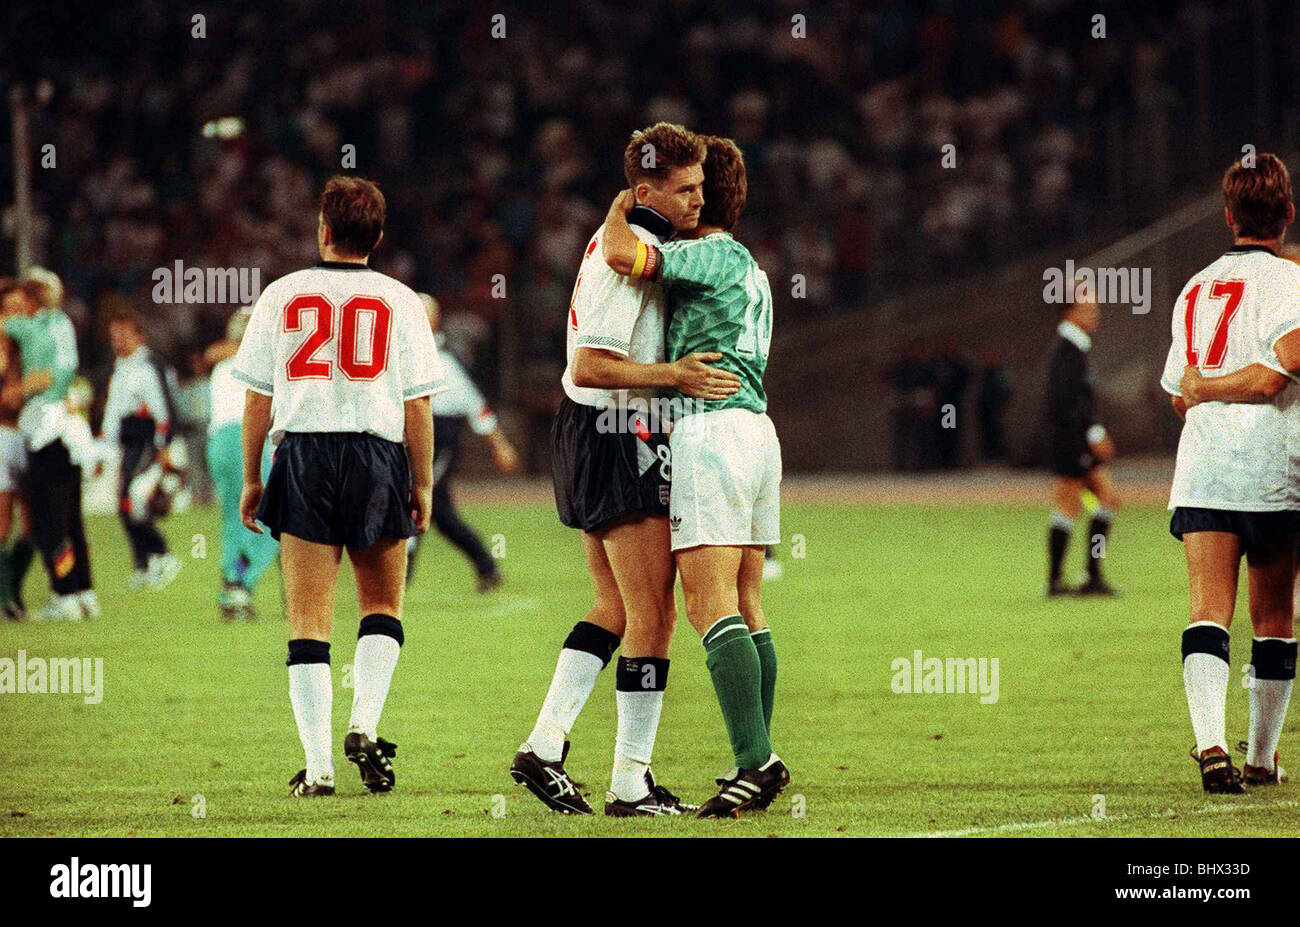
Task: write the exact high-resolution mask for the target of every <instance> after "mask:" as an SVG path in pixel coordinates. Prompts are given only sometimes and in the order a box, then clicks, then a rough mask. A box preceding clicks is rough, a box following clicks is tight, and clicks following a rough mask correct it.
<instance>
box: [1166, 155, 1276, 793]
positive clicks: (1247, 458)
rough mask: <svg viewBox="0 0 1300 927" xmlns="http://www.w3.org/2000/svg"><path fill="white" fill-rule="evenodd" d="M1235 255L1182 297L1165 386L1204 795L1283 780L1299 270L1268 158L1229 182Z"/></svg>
mask: <svg viewBox="0 0 1300 927" xmlns="http://www.w3.org/2000/svg"><path fill="white" fill-rule="evenodd" d="M1223 195H1224V201H1225V206H1224V219H1225V221H1226V222H1227V224H1228V227H1229V228H1230V229H1232V233H1233V247H1232V248H1230V249H1229V250H1228V251H1227V253H1225V254H1224V255H1223V256H1222V257H1220V258H1218V259H1217V260H1216V261H1214V262H1213V263H1212V264H1210V265H1209V266H1208V267H1206V268H1205V269H1204V270H1202V271H1201V272H1200V273H1198V274H1196V275H1195V276H1194V277H1192V279H1191V280H1189V281H1188V282H1187V285H1186V286H1185V287H1183V290H1182V292H1181V293H1180V294H1179V297H1178V301H1177V303H1175V305H1174V313H1173V325H1172V329H1173V343H1172V345H1171V346H1170V349H1169V356H1168V359H1167V360H1166V362H1165V369H1164V375H1163V376H1162V377H1161V380H1160V383H1161V386H1163V387H1164V388H1165V390H1166V391H1167V392H1169V393H1170V394H1171V395H1172V397H1173V404H1174V409H1175V411H1177V412H1178V413H1179V415H1181V416H1183V417H1184V421H1185V424H1184V425H1183V432H1182V436H1181V438H1180V440H1179V443H1178V461H1177V465H1176V467H1175V470H1174V482H1173V487H1172V489H1171V491H1170V498H1169V507H1170V508H1171V509H1172V510H1173V513H1174V514H1173V518H1172V520H1171V522H1170V531H1171V533H1173V535H1174V536H1175V537H1178V538H1180V539H1181V540H1182V542H1183V547H1184V550H1185V552H1186V556H1187V571H1188V577H1189V580H1190V605H1191V622H1190V624H1189V626H1188V627H1187V629H1186V630H1185V631H1184V632H1183V646H1182V651H1183V684H1184V688H1185V689H1186V692H1187V704H1188V708H1189V709H1190V711H1191V716H1192V729H1193V731H1194V733H1195V735H1196V747H1195V757H1196V759H1197V760H1198V762H1199V763H1200V767H1201V784H1202V787H1203V788H1204V789H1205V791H1207V792H1213V793H1241V792H1242V791H1243V787H1242V783H1243V782H1244V783H1245V784H1246V785H1270V784H1274V783H1277V782H1279V781H1284V780H1285V778H1286V775H1285V773H1284V772H1283V771H1282V768H1281V766H1279V765H1278V754H1277V743H1278V739H1279V738H1280V736H1281V733H1282V724H1283V721H1284V720H1285V718H1286V710H1287V704H1288V702H1289V701H1290V697H1291V688H1292V685H1293V683H1294V681H1295V664H1296V640H1295V635H1294V621H1293V608H1292V596H1293V592H1294V583H1295V572H1296V550H1295V548H1296V538H1297V533H1298V530H1300V386H1297V385H1296V383H1295V381H1294V380H1293V379H1292V378H1293V377H1294V376H1295V375H1296V374H1297V373H1300V268H1298V267H1296V266H1295V265H1294V264H1292V263H1291V262H1289V261H1286V260H1284V259H1282V258H1280V257H1278V252H1279V250H1280V249H1281V246H1282V241H1283V239H1284V238H1285V236H1286V229H1287V226H1289V225H1290V224H1291V223H1292V222H1293V221H1294V220H1295V205H1294V203H1293V201H1292V193H1291V178H1290V176H1289V174H1288V173H1287V169H1286V165H1284V164H1283V163H1282V161H1281V160H1279V159H1278V158H1276V157H1274V156H1273V155H1271V154H1260V155H1257V156H1256V158H1255V163H1254V164H1253V165H1251V166H1245V165H1243V164H1242V163H1241V162H1240V161H1238V162H1237V163H1235V164H1233V165H1232V167H1230V168H1229V169H1228V170H1227V172H1226V173H1225V174H1224V177H1223ZM1242 554H1245V556H1246V566H1247V572H1248V574H1249V581H1250V619H1251V625H1252V627H1253V629H1254V641H1253V642H1252V646H1251V660H1250V662H1251V666H1252V667H1253V671H1252V677H1253V678H1252V679H1251V685H1250V732H1249V733H1250V736H1249V740H1248V742H1247V751H1246V754H1247V755H1246V763H1245V768H1244V770H1243V771H1242V772H1238V771H1237V769H1236V768H1235V767H1234V766H1233V764H1232V760H1231V758H1230V757H1229V755H1228V745H1227V737H1226V734H1225V730H1224V727H1225V722H1224V715H1225V707H1226V701H1227V691H1228V683H1229V678H1230V676H1231V664H1230V663H1229V662H1228V641H1229V638H1228V627H1229V625H1230V624H1231V621H1232V613H1233V606H1234V604H1235V602H1236V598H1237V581H1238V571H1239V561H1240V559H1241V556H1242Z"/></svg>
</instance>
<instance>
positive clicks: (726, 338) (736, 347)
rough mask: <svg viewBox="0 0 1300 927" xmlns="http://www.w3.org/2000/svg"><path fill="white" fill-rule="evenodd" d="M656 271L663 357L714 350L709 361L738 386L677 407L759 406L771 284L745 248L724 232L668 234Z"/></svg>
mask: <svg viewBox="0 0 1300 927" xmlns="http://www.w3.org/2000/svg"><path fill="white" fill-rule="evenodd" d="M656 276H657V277H658V279H659V281H660V282H661V283H662V284H663V285H664V289H665V291H666V294H667V297H668V298H667V307H666V308H667V312H668V335H667V350H666V354H667V356H668V359H669V360H670V361H675V360H679V359H680V358H683V357H685V356H686V355H688V354H694V353H696V352H701V351H717V352H718V353H720V354H721V355H722V360H720V361H718V362H717V363H716V365H715V366H717V367H721V368H723V369H726V370H730V371H731V372H732V373H734V374H736V375H737V376H738V377H740V390H739V391H738V392H736V393H735V394H734V395H732V396H731V397H730V398H728V399H720V400H693V401H692V402H689V403H684V408H685V409H686V410H687V411H688V412H689V411H695V412H715V411H718V410H720V409H749V410H750V411H751V412H766V411H767V393H766V392H764V391H763V373H764V371H765V370H766V369H767V352H768V348H769V347H770V346H771V344H772V289H771V287H770V286H769V285H768V282H767V274H766V273H764V272H763V270H762V269H761V268H760V267H759V266H758V262H756V261H755V260H754V256H753V255H751V254H750V253H749V249H748V248H746V247H745V246H744V245H742V244H741V243H740V242H738V241H736V239H734V238H733V237H732V236H731V233H730V232H713V233H711V234H709V235H706V236H704V237H703V238H695V239H683V240H681V241H671V242H668V243H667V244H663V245H660V246H659V256H658V268H657V270H656ZM677 395H678V396H682V394H681V393H678V394H677ZM683 398H688V397H683Z"/></svg>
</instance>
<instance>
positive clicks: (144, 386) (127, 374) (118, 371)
mask: <svg viewBox="0 0 1300 927" xmlns="http://www.w3.org/2000/svg"><path fill="white" fill-rule="evenodd" d="M109 339H110V342H111V344H112V347H113V353H114V354H116V355H117V362H116V363H115V364H114V366H113V377H112V379H111V380H109V383H108V399H107V401H106V403H105V405H104V426H103V437H104V443H105V444H106V445H109V446H110V447H112V448H113V449H114V450H116V451H117V452H120V454H121V459H122V471H121V481H120V484H119V486H120V489H119V500H120V503H121V516H122V525H123V527H124V528H125V529H126V536H127V540H128V541H129V542H130V545H131V558H132V560H133V562H134V564H135V573H134V575H133V576H132V577H131V580H130V585H131V588H133V589H161V588H162V587H163V586H166V585H167V584H169V583H170V582H171V581H172V580H174V579H175V578H176V574H177V573H179V572H180V567H181V564H180V561H179V560H178V559H177V558H176V557H174V556H172V555H171V554H170V553H169V552H168V550H167V541H166V539H165V538H164V537H163V536H162V533H161V532H160V531H159V530H158V528H157V526H156V525H154V517H153V512H152V511H151V508H150V497H151V496H152V495H153V491H154V489H155V488H156V487H157V485H158V482H159V480H160V479H161V477H162V474H163V472H164V471H165V470H166V469H167V468H169V467H170V459H169V454H168V447H169V445H170V443H171V437H172V436H171V424H172V421H173V419H174V416H173V414H172V399H171V395H172V392H171V386H170V384H169V383H168V379H167V373H166V371H165V370H164V369H163V367H162V366H161V365H160V364H159V363H158V361H157V359H155V358H154V357H153V355H152V354H151V353H150V351H149V348H148V347H147V346H146V345H145V339H144V332H143V331H142V329H141V328H140V323H139V320H137V319H136V318H135V317H134V316H132V315H130V314H127V313H122V314H119V315H118V316H116V317H115V318H114V319H113V320H112V322H111V323H110V324H109Z"/></svg>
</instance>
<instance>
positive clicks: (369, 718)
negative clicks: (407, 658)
mask: <svg viewBox="0 0 1300 927" xmlns="http://www.w3.org/2000/svg"><path fill="white" fill-rule="evenodd" d="M401 652H402V645H401V644H399V643H398V642H397V641H396V640H394V639H393V638H391V637H389V636H388V635H387V634H364V635H362V636H361V637H359V638H357V652H356V655H355V656H354V657H353V658H352V684H353V685H354V686H355V687H356V688H354V689H353V691H352V720H351V722H350V723H349V726H348V730H350V731H360V732H361V733H362V734H365V735H366V736H367V737H369V738H370V739H371V740H374V739H375V737H376V736H377V734H376V731H377V729H378V728H379V716H380V715H381V714H382V713H383V711H384V701H385V700H386V699H387V698H388V686H389V684H390V683H391V682H392V681H393V670H394V669H396V668H397V658H398V656H399V655H400V654H401Z"/></svg>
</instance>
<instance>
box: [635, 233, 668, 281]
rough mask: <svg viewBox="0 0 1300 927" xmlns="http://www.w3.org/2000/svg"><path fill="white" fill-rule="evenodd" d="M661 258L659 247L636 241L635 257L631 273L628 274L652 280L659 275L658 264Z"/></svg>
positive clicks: (640, 278)
mask: <svg viewBox="0 0 1300 927" xmlns="http://www.w3.org/2000/svg"><path fill="white" fill-rule="evenodd" d="M662 260H663V258H662V256H661V255H660V253H659V249H658V248H656V247H654V246H652V245H647V244H646V243H645V242H643V241H638V242H637V243H636V258H635V259H634V260H633V261H632V273H631V274H630V275H629V276H632V277H636V278H637V279H639V280H654V279H656V278H657V277H658V276H659V266H660V264H661V262H662Z"/></svg>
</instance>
